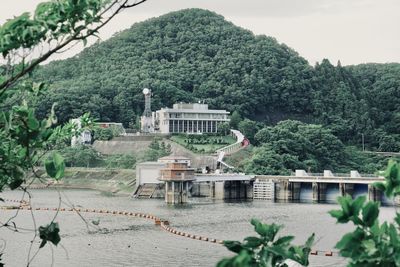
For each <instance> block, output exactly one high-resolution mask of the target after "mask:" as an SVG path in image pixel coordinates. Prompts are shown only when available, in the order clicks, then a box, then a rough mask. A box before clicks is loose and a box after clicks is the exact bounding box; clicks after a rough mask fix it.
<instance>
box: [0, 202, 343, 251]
mask: <svg viewBox="0 0 400 267" xmlns="http://www.w3.org/2000/svg"><path fill="white" fill-rule="evenodd" d="M4 201H6V202H15V203H19V204H21V205H20V206H2V207H0V209H3V210H9V209H19V210H42V211H57V210H59V211H69V212H72V211H75V212H84V213H100V214H113V215H124V216H132V217H139V218H145V219H150V220H153V221H154V224H155V225H157V226H159V227H160V228H161V229H163V230H165V231H167V232H170V233H171V234H175V235H178V236H182V237H186V238H189V239H194V240H199V241H205V242H209V243H215V244H223V243H224V241H223V240H218V239H215V238H209V237H205V236H200V235H194V234H190V233H185V232H181V231H178V230H176V229H175V228H173V227H170V225H169V221H167V220H163V219H161V218H159V217H157V216H154V215H151V214H147V213H140V212H128V211H116V210H113V211H111V210H102V209H84V208H60V209H58V208H48V207H37V208H32V207H31V206H29V203H28V202H26V201H24V200H22V201H21V200H15V199H4ZM310 255H312V256H318V255H319V256H329V257H331V256H338V255H339V254H338V253H337V252H333V251H325V250H312V251H311V253H310Z"/></svg>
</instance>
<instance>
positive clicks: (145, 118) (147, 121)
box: [141, 88, 154, 133]
mask: <svg viewBox="0 0 400 267" xmlns="http://www.w3.org/2000/svg"><path fill="white" fill-rule="evenodd" d="M142 92H143V94H144V111H143V115H142V118H141V122H142V132H144V133H150V132H153V131H154V126H153V123H152V114H151V90H150V89H148V88H144V89H143V91H142Z"/></svg>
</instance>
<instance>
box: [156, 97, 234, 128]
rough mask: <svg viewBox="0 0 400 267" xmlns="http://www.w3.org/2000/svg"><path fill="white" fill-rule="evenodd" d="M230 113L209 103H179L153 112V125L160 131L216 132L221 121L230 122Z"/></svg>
mask: <svg viewBox="0 0 400 267" xmlns="http://www.w3.org/2000/svg"><path fill="white" fill-rule="evenodd" d="M228 115H229V112H228V111H226V110H216V109H208V105H207V104H197V103H189V104H186V103H179V104H174V105H173V107H172V108H162V109H161V110H158V111H156V112H155V114H154V113H153V120H154V122H153V125H154V126H155V130H156V131H157V132H160V133H216V132H217V131H218V125H219V124H220V123H223V122H229V120H230V119H229V118H228Z"/></svg>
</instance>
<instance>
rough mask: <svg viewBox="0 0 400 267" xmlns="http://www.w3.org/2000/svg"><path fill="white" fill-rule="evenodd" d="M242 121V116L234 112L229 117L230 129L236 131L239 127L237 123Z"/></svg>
mask: <svg viewBox="0 0 400 267" xmlns="http://www.w3.org/2000/svg"><path fill="white" fill-rule="evenodd" d="M241 121H242V116H240V114H239V112H238V111H237V110H235V111H234V112H233V113H232V115H231V120H230V121H229V125H230V127H231V128H232V129H235V130H237V129H238V127H239V122H241Z"/></svg>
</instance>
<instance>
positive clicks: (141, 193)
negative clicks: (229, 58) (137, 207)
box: [133, 184, 159, 198]
mask: <svg viewBox="0 0 400 267" xmlns="http://www.w3.org/2000/svg"><path fill="white" fill-rule="evenodd" d="M158 189H159V185H158V184H142V185H139V187H138V188H137V189H136V192H135V193H134V195H133V196H134V197H135V198H152V197H153V195H154V194H155V193H156V191H157V190H158Z"/></svg>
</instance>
